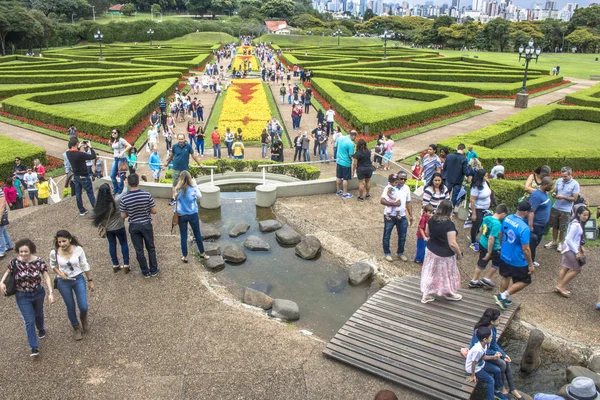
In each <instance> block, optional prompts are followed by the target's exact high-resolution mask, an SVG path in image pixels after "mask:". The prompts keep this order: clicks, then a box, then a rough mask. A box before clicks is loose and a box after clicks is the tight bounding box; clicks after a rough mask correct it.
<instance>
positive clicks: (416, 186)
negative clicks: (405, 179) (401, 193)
mask: <svg viewBox="0 0 600 400" xmlns="http://www.w3.org/2000/svg"><path fill="white" fill-rule="evenodd" d="M390 162H391V163H392V164H394V165H395V166H396V167H398V168H400V169H401V170H403V171H404V172H406V173H407V174H408V176H409V177H412V176H413V173H412V171H409V170H408V169H406V168H404V167H403V166H402V165H400V164H398V163H397V162H395V161H392V160H390ZM419 182H423V187H425V185H426V184H427V183H426V182H425V181H421V179H419V178H417V179H415V190H414V191H415V192H416V191H417V189H418V188H419Z"/></svg>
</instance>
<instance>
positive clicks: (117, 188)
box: [110, 128, 131, 194]
mask: <svg viewBox="0 0 600 400" xmlns="http://www.w3.org/2000/svg"><path fill="white" fill-rule="evenodd" d="M110 147H111V148H112V149H113V157H114V160H115V161H114V163H113V166H112V169H111V170H110V179H111V180H112V183H113V192H114V193H115V194H121V192H123V187H124V179H123V175H124V174H127V171H128V170H129V165H128V163H127V157H126V156H125V154H127V152H128V151H129V149H130V148H131V145H130V144H129V143H127V141H126V140H125V139H123V138H122V137H121V132H120V131H119V130H118V129H117V128H114V129H113V130H112V132H111V134H110ZM117 178H118V179H117Z"/></svg>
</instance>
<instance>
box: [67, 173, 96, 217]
mask: <svg viewBox="0 0 600 400" xmlns="http://www.w3.org/2000/svg"><path fill="white" fill-rule="evenodd" d="M73 182H74V183H75V199H76V201H77V208H79V212H80V213H84V212H85V211H86V210H85V207H84V206H83V199H82V197H81V190H82V189H83V190H85V192H86V193H87V197H88V200H89V201H90V204H91V206H92V208H93V207H95V206H96V198H95V197H94V188H93V186H92V180H91V179H90V177H89V175H83V176H80V175H73Z"/></svg>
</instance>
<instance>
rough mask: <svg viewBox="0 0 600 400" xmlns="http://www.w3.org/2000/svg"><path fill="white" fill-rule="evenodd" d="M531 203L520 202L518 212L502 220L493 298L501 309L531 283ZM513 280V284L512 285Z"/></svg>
mask: <svg viewBox="0 0 600 400" xmlns="http://www.w3.org/2000/svg"><path fill="white" fill-rule="evenodd" d="M530 211H531V204H530V203H529V202H528V201H522V202H520V203H519V206H518V208H517V212H516V213H515V214H512V215H509V216H508V217H506V218H504V221H502V246H501V247H500V269H499V272H500V276H501V277H502V279H501V281H500V293H499V294H497V295H495V296H494V300H495V302H496V304H498V306H499V307H500V308H501V309H502V310H506V308H507V307H508V306H509V305H510V304H511V303H512V301H511V300H509V299H508V297H509V296H510V295H513V294H515V293H517V292H519V291H521V290H523V289H524V288H526V287H527V286H529V285H530V284H531V275H532V274H533V273H534V272H535V267H534V266H533V260H532V259H531V249H530V247H529V242H530V239H531V231H530V230H529V225H528V223H527V222H526V221H528V216H529V212H530ZM511 280H512V284H511Z"/></svg>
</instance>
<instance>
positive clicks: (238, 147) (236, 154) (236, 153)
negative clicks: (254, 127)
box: [233, 137, 244, 160]
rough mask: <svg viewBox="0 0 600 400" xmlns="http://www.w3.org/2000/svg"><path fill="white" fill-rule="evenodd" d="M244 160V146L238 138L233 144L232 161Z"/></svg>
mask: <svg viewBox="0 0 600 400" xmlns="http://www.w3.org/2000/svg"><path fill="white" fill-rule="evenodd" d="M243 158H244V144H243V143H242V138H241V137H238V138H237V139H236V142H235V143H234V144H233V159H234V160H242V159H243Z"/></svg>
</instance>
